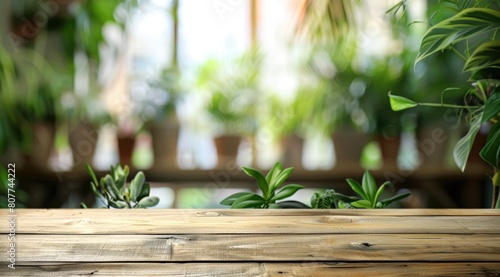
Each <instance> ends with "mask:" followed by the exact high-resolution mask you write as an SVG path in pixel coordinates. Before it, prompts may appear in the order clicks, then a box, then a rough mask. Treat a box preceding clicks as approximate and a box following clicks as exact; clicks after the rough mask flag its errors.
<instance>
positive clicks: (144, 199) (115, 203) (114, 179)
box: [82, 164, 160, 209]
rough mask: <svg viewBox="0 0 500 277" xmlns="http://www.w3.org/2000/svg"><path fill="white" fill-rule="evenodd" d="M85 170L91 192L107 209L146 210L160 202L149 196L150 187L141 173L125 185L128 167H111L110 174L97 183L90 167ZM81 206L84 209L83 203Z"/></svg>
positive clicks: (87, 166)
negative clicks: (89, 179) (88, 177)
mask: <svg viewBox="0 0 500 277" xmlns="http://www.w3.org/2000/svg"><path fill="white" fill-rule="evenodd" d="M86 169H87V172H88V173H89V175H90V177H91V181H90V186H91V188H92V191H93V192H94V194H95V196H96V197H97V198H99V200H100V201H102V203H104V205H105V206H106V207H107V208H115V209H125V208H135V209H138V208H148V207H154V206H156V205H158V203H159V202H160V199H159V198H158V197H156V196H149V193H150V190H151V186H150V185H149V183H146V176H145V175H144V173H143V172H142V171H139V172H137V174H136V175H135V177H134V178H133V179H132V181H131V182H130V184H128V185H127V177H128V174H129V168H128V166H125V167H122V166H121V165H117V166H116V167H113V166H111V174H106V175H105V176H104V177H102V178H101V179H100V180H99V181H98V180H97V177H96V175H95V173H94V171H93V170H92V168H91V167H90V165H88V164H86ZM82 206H83V207H84V208H85V207H86V206H85V204H84V203H82Z"/></svg>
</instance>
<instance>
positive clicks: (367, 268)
mask: <svg viewBox="0 0 500 277" xmlns="http://www.w3.org/2000/svg"><path fill="white" fill-rule="evenodd" d="M0 266H1V267H4V266H5V265H4V264H0ZM499 274H500V263H382V264H381V263H95V264H88V263H65V264H50V265H36V264H30V265H27V264H26V265H17V266H16V269H15V270H10V269H9V270H2V275H3V276H20V275H22V276H50V277H54V276H190V277H194V276H197V277H200V276H242V277H243V276H245V277H246V276H266V277H267V276H269V277H274V276H280V277H286V276H412V277H413V276H450V277H458V276H470V275H478V276H498V275H499Z"/></svg>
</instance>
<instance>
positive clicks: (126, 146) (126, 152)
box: [118, 136, 135, 167]
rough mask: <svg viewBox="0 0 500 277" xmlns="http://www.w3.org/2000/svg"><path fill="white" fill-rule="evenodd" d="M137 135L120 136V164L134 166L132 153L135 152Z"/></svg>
mask: <svg viewBox="0 0 500 277" xmlns="http://www.w3.org/2000/svg"><path fill="white" fill-rule="evenodd" d="M134 146H135V137H134V136H123V137H120V136H118V153H119V156H120V164H121V165H122V166H125V165H128V166H129V167H132V153H133V152H134Z"/></svg>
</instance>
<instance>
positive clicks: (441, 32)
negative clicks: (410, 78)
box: [389, 1, 500, 208]
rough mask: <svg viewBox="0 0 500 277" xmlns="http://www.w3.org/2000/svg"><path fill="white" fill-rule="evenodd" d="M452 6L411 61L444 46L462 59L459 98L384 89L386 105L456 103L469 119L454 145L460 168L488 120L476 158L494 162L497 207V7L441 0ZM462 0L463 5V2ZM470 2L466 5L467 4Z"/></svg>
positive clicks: (397, 107) (499, 136) (499, 50)
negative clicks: (424, 99)
mask: <svg viewBox="0 0 500 277" xmlns="http://www.w3.org/2000/svg"><path fill="white" fill-rule="evenodd" d="M447 2H449V3H451V4H452V5H454V7H456V10H457V11H458V12H457V13H456V14H454V15H453V16H451V17H450V18H447V19H444V20H442V21H440V22H438V23H437V24H435V25H433V26H432V27H431V28H429V29H428V30H427V32H426V33H425V35H424V37H423V39H422V43H421V45H420V49H419V52H418V55H417V57H416V60H415V64H417V63H418V62H420V61H422V60H423V59H426V58H427V57H429V56H431V55H435V54H437V53H440V52H442V51H444V50H452V51H454V52H455V53H456V54H457V55H458V56H459V57H461V58H462V59H463V60H464V67H463V72H464V73H470V78H469V80H467V81H468V82H470V83H471V84H472V85H471V86H470V89H469V90H467V91H466V92H465V93H464V101H463V104H460V105H455V104H447V103H444V101H443V100H441V103H419V102H416V101H413V100H410V99H408V98H405V97H401V96H397V95H392V94H389V100H390V104H391V107H392V109H393V110H394V111H401V110H405V109H409V108H413V107H416V106H431V107H445V108H457V109H460V110H461V111H462V112H463V114H465V115H466V117H467V119H468V121H469V122H470V127H469V131H468V132H467V134H466V135H465V136H464V137H463V138H462V139H460V140H459V141H458V142H457V144H456V145H455V148H454V151H453V157H454V159H455V163H456V164H457V166H458V167H459V168H460V170H462V171H464V170H465V167H466V164H467V159H468V157H469V154H470V151H471V149H472V145H473V143H474V140H475V138H476V135H477V133H478V131H479V129H480V127H481V125H483V124H488V125H490V131H489V134H488V136H487V140H486V145H484V147H483V149H482V150H481V151H480V156H481V158H482V159H483V160H484V161H486V162H487V163H489V164H490V165H491V166H492V167H493V168H494V171H495V173H494V177H493V178H492V181H493V186H494V192H493V201H492V206H493V207H496V208H500V200H499V199H500V197H499V196H498V194H499V193H500V190H499V189H498V187H499V186H500V184H499V182H498V179H499V175H500V173H499V172H500V88H499V85H500V41H499V40H498V37H497V33H498V31H499V30H500V11H498V9H499V6H498V2H496V1H466V2H462V5H461V4H460V1H447ZM463 4H465V5H463ZM469 5H472V6H469Z"/></svg>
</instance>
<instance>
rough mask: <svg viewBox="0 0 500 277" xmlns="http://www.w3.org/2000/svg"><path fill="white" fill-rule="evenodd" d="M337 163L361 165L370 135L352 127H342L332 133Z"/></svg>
mask: <svg viewBox="0 0 500 277" xmlns="http://www.w3.org/2000/svg"><path fill="white" fill-rule="evenodd" d="M332 140H333V145H334V149H335V158H336V164H337V165H338V164H347V165H356V166H359V164H360V162H361V155H362V154H363V148H364V147H365V145H366V144H367V143H368V142H369V137H368V135H366V134H364V133H361V132H358V131H356V130H354V129H352V128H340V129H338V130H335V132H334V133H333V134H332Z"/></svg>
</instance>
